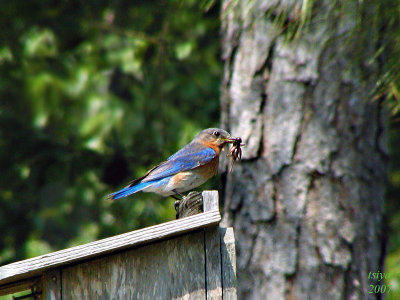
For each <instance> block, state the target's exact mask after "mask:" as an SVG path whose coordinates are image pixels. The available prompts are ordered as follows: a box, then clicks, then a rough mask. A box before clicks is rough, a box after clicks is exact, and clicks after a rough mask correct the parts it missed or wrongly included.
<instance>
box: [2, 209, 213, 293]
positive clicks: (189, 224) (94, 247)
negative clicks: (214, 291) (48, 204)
mask: <svg viewBox="0 0 400 300" xmlns="http://www.w3.org/2000/svg"><path fill="white" fill-rule="evenodd" d="M220 220H221V216H220V214H219V211H218V210H212V211H208V212H205V213H201V214H198V215H195V216H190V217H187V218H183V219H179V220H174V221H170V222H166V223H163V224H159V225H155V226H151V227H147V228H144V229H140V230H135V231H132V232H128V233H124V234H121V235H117V236H113V237H110V238H106V239H102V240H98V241H95V242H92V243H88V244H85V245H81V246H77V247H73V248H68V249H64V250H61V251H57V252H52V253H49V254H45V255H42V256H38V257H35V258H31V259H27V260H23V261H19V262H15V263H12V264H9V265H5V266H2V267H0V285H2V284H6V283H9V282H12V281H16V280H20V279H24V278H28V277H32V276H37V275H40V274H41V273H42V272H43V271H44V270H46V269H49V268H54V267H57V266H61V265H65V264H70V263H73V262H76V261H80V260H83V259H88V258H93V257H95V256H99V255H104V254H108V253H111V252H114V251H117V250H122V249H126V248H128V247H132V246H137V245H140V244H143V243H149V242H153V241H157V240H160V239H165V238H168V237H172V236H176V235H180V234H182V233H185V232H188V231H193V230H196V229H199V228H203V227H206V226H210V225H215V224H217V223H218V222H219V221H220Z"/></svg>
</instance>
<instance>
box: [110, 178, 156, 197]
mask: <svg viewBox="0 0 400 300" xmlns="http://www.w3.org/2000/svg"><path fill="white" fill-rule="evenodd" d="M153 183H154V182H153V181H150V182H141V183H138V184H136V185H134V186H127V187H126V188H123V189H122V190H119V191H118V192H115V193H112V194H110V195H108V196H107V198H109V199H111V200H117V199H119V198H123V197H126V196H129V195H132V194H134V193H137V192H140V191H141V190H143V189H145V188H146V187H148V186H149V185H151V184H153Z"/></svg>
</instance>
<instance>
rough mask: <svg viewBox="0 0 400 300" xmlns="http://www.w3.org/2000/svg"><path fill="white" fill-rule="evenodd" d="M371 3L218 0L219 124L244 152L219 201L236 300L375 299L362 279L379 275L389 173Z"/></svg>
mask: <svg viewBox="0 0 400 300" xmlns="http://www.w3.org/2000/svg"><path fill="white" fill-rule="evenodd" d="M310 3H311V5H312V6H313V7H308V6H307V5H310ZM340 5H341V6H340ZM377 5H378V4H371V1H361V2H360V1H357V0H346V1H343V2H340V1H339V2H336V1H330V0H315V1H303V2H302V1H296V0H294V1H273V0H270V1H268V0H264V1H262V0H260V1H251V0H245V1H233V0H224V1H223V4H222V12H221V17H222V34H223V59H224V61H225V70H224V78H223V85H222V97H221V105H222V120H221V123H222V128H226V129H229V131H230V132H231V133H232V134H233V135H234V136H240V137H242V139H243V141H244V142H245V143H246V146H245V147H244V148H243V160H242V161H241V162H240V163H237V164H235V166H234V168H233V172H232V173H227V174H226V177H225V180H226V185H225V186H226V190H225V193H224V200H225V202H224V213H225V214H224V222H225V224H226V225H230V226H234V228H235V232H236V235H237V239H236V241H237V249H238V253H237V254H238V260H237V263H238V271H237V272H238V288H239V290H238V291H239V299H274V300H275V299H324V298H327V299H368V298H369V297H370V298H374V297H378V296H376V295H375V294H369V293H368V291H369V285H370V284H375V282H374V281H372V279H369V278H368V275H369V272H373V273H374V272H378V271H381V272H383V265H382V263H383V257H384V251H383V249H384V247H383V245H384V242H383V241H384V235H383V227H382V223H383V222H382V216H383V201H384V179H385V172H386V165H387V148H386V139H385V133H386V123H385V112H384V110H383V109H382V105H381V104H382V103H381V101H379V100H375V101H373V100H372V98H373V95H372V93H373V90H374V87H375V84H376V80H377V74H378V73H379V71H380V69H379V64H378V62H377V60H376V59H375V60H374V59H373V57H374V55H375V53H376V52H377V49H378V48H379V43H380V40H379V34H380V33H379V30H378V24H377V22H378V19H379V18H378V16H377V13H378V11H379V9H378V7H377ZM338 6H340V7H338ZM375 6H376V7H375ZM303 25H305V26H304V28H303V29H302V30H300V31H297V33H298V35H297V36H293V35H294V34H296V30H298V29H300V28H299V27H302V26H303Z"/></svg>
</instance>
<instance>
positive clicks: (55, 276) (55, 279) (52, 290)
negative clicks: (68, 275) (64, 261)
mask: <svg viewBox="0 0 400 300" xmlns="http://www.w3.org/2000/svg"><path fill="white" fill-rule="evenodd" d="M42 284H43V296H44V299H45V300H61V299H62V298H61V271H60V269H50V270H47V271H46V272H44V273H43V277H42Z"/></svg>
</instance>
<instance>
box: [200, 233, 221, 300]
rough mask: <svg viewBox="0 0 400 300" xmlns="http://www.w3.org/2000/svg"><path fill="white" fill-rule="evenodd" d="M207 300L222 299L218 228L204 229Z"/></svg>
mask: <svg viewBox="0 0 400 300" xmlns="http://www.w3.org/2000/svg"><path fill="white" fill-rule="evenodd" d="M204 234H205V250H206V251H205V252H206V255H205V256H206V274H205V275H206V290H207V299H213V300H220V299H222V274H221V243H220V233H219V228H218V227H210V228H207V229H205V232H204Z"/></svg>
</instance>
